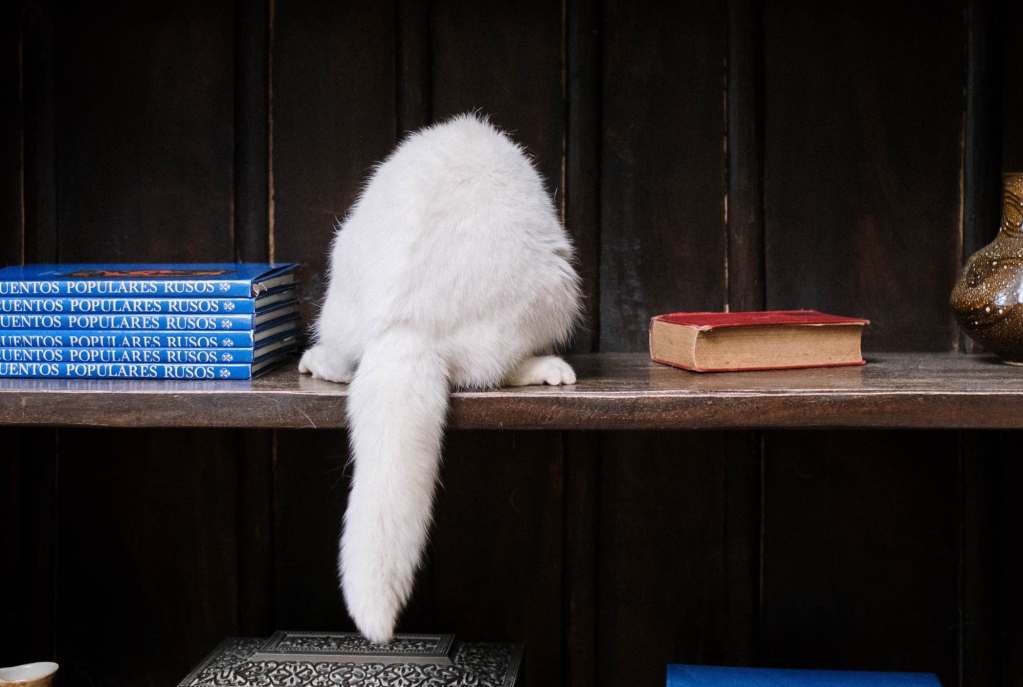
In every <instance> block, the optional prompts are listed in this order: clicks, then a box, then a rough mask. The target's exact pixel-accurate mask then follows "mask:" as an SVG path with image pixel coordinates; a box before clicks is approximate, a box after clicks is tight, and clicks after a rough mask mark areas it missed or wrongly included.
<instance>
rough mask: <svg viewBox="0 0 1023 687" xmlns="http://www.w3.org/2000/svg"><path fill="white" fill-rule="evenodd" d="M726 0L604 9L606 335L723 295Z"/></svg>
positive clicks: (624, 337) (606, 339) (641, 340)
mask: <svg viewBox="0 0 1023 687" xmlns="http://www.w3.org/2000/svg"><path fill="white" fill-rule="evenodd" d="M726 20H727V15H726V14H725V9H724V3H695V2H694V3H680V4H677V5H674V6H672V7H670V8H665V7H662V6H661V5H660V4H658V3H652V2H636V3H634V2H609V3H608V4H607V6H606V14H605V16H604V20H603V22H604V27H605V31H606V38H605V42H604V75H603V84H604V91H603V95H604V100H603V125H604V148H603V159H602V162H601V178H602V188H601V194H602V195H601V203H602V209H601V224H602V234H601V284H600V288H601V295H600V307H601V317H600V341H601V349H602V350H605V351H625V350H643V349H644V348H645V347H646V344H647V341H646V336H647V334H646V332H647V325H648V320H649V317H650V316H651V315H653V314H657V313H661V312H667V311H670V310H672V309H674V310H685V309H711V310H720V309H721V308H722V307H723V306H724V303H725V298H726V295H725V290H724V264H725V234H724V231H723V225H724V198H725V166H724V165H725V160H724V145H723V142H724V131H725V115H724V94H723V88H724V66H725V57H726V54H727V36H726V30H727V24H726Z"/></svg>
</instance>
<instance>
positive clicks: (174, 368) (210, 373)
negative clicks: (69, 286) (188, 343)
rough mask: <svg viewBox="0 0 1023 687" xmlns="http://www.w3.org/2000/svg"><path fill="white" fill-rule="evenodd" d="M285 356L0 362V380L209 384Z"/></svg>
mask: <svg viewBox="0 0 1023 687" xmlns="http://www.w3.org/2000/svg"><path fill="white" fill-rule="evenodd" d="M288 353H290V351H289V352H288ZM288 353H282V354H281V355H270V356H264V357H263V358H257V359H256V360H254V361H253V362H251V363H244V364H225V365H221V364H212V365H177V364H163V363H5V362H0V379H188V380H209V381H219V380H226V379H252V378H253V377H258V376H259V375H261V374H263V373H264V372H267V371H269V370H270V369H272V368H273V367H276V366H277V364H278V363H281V362H283V361H285V360H287V359H288V357H289V356H288Z"/></svg>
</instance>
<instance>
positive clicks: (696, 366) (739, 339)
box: [650, 310, 870, 372]
mask: <svg viewBox="0 0 1023 687" xmlns="http://www.w3.org/2000/svg"><path fill="white" fill-rule="evenodd" d="M868 324H870V322H869V320H865V319H862V318H857V317H843V316H840V315H829V314H827V313H822V312H819V311H817V310H767V311H759V312H677V313H669V314H665V315H657V316H656V317H653V318H651V320H650V357H651V358H652V359H653V360H654V361H655V362H659V363H663V364H666V365H672V366H675V367H681V368H684V369H687V370H692V371H696V372H726V371H739V370H775V369H793V368H802V367H837V366H846V365H863V364H864V361H863V358H862V354H861V353H860V332H861V331H862V329H863V327H864V326H866V325H868ZM746 329H749V330H751V331H749V332H748V333H747V332H745V331H744V330H746ZM825 332H827V333H825Z"/></svg>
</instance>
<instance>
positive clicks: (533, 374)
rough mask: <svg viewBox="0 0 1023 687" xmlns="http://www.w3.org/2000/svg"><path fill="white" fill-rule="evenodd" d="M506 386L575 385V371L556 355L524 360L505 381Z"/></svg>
mask: <svg viewBox="0 0 1023 687" xmlns="http://www.w3.org/2000/svg"><path fill="white" fill-rule="evenodd" d="M505 384H507V385H508V386H530V385H532V384H550V385H551V386H558V385H561V384H575V370H573V369H572V366H571V365H569V364H568V363H566V362H565V361H564V360H562V359H561V358H559V357H558V356H556V355H541V356H536V357H534V358H526V359H525V360H523V361H522V362H521V363H519V366H518V367H516V368H515V369H514V370H512V373H511V374H510V375H508V378H507V379H506V380H505Z"/></svg>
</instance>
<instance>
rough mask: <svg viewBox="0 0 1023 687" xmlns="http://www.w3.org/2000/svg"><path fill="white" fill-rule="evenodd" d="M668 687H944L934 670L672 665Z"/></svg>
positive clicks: (669, 667) (669, 670)
mask: <svg viewBox="0 0 1023 687" xmlns="http://www.w3.org/2000/svg"><path fill="white" fill-rule="evenodd" d="M667 687H941V683H940V682H939V681H938V678H937V676H936V675H933V674H931V673H875V672H868V671H858V670H790V669H785V668H724V667H718V666H691V665H669V666H668V682H667Z"/></svg>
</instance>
